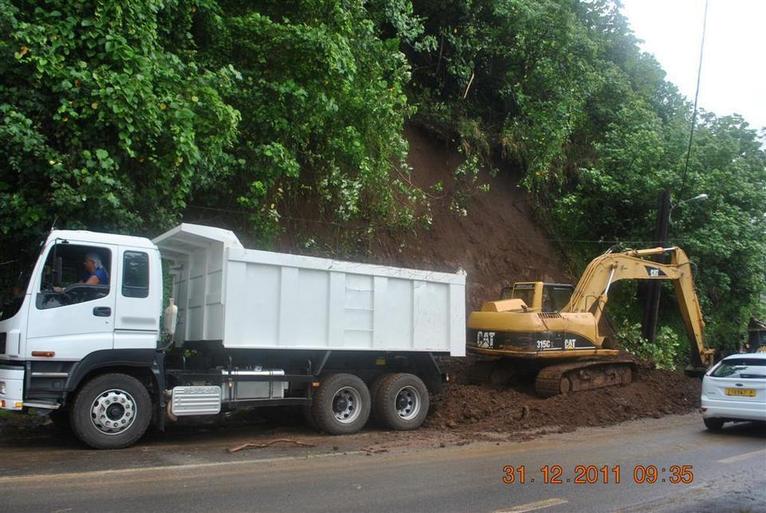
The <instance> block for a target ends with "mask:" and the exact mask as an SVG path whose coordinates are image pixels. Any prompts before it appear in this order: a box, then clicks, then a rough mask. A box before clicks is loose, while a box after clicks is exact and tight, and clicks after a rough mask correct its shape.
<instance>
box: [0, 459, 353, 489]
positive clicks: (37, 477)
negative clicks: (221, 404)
mask: <svg viewBox="0 0 766 513" xmlns="http://www.w3.org/2000/svg"><path fill="white" fill-rule="evenodd" d="M360 454H367V453H365V452H364V451H346V452H328V453H319V454H308V455H306V456H282V457H276V458H261V459H252V460H235V461H213V462H208V463H185V464H181V465H159V466H154V467H131V468H119V469H110V470H88V471H85V472H64V473H61V474H26V475H21V476H7V477H0V485H2V484H7V483H14V482H24V481H34V482H40V481H44V480H54V479H58V480H62V479H73V478H75V477H76V478H87V477H92V476H103V475H120V474H137V473H139V472H154V471H168V472H170V471H177V470H189V469H199V468H210V467H230V466H235V465H247V464H253V463H278V462H282V461H296V460H316V459H320V458H334V457H337V456H351V455H360Z"/></svg>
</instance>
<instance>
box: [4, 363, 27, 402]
mask: <svg viewBox="0 0 766 513" xmlns="http://www.w3.org/2000/svg"><path fill="white" fill-rule="evenodd" d="M23 407H24V369H23V368H20V367H11V366H8V365H0V409H2V410H21V409H22V408H23Z"/></svg>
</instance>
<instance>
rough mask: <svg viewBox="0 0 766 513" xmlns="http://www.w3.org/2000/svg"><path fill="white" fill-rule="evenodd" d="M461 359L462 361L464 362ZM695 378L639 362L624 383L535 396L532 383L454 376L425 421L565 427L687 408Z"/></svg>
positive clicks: (693, 404)
mask: <svg viewBox="0 0 766 513" xmlns="http://www.w3.org/2000/svg"><path fill="white" fill-rule="evenodd" d="M466 363H467V362H466ZM700 386H701V382H700V380H699V379H697V378H690V377H687V376H685V375H684V374H683V373H682V372H680V371H670V370H660V369H654V368H652V367H651V366H649V365H642V366H641V367H640V368H639V371H638V373H637V376H636V377H634V382H633V383H631V384H630V385H626V386H619V387H607V388H602V389H598V390H591V391H585V392H577V393H572V394H568V395H559V396H554V397H550V398H541V397H539V396H537V395H535V393H534V390H533V388H532V386H531V385H530V386H517V387H492V386H487V385H481V386H478V385H470V384H467V383H466V381H465V380H464V379H462V378H461V376H460V375H459V374H458V379H457V380H456V382H453V383H450V384H448V385H447V386H446V387H445V390H444V392H443V393H442V394H440V395H439V396H437V397H435V398H434V400H433V403H432V412H431V415H430V416H429V418H428V419H427V420H426V427H429V428H434V429H438V430H449V431H455V432H462V433H474V434H481V433H491V432H497V433H521V434H525V433H530V432H535V431H537V430H540V429H542V428H545V429H546V430H547V431H548V432H550V430H553V431H558V432H565V431H572V430H574V429H576V428H577V427H581V426H606V425H610V424H616V423H619V422H624V421H627V420H633V419H638V418H642V417H656V418H658V417H660V416H662V415H669V414H683V413H688V412H691V411H693V410H695V409H696V408H698V407H699V397H700Z"/></svg>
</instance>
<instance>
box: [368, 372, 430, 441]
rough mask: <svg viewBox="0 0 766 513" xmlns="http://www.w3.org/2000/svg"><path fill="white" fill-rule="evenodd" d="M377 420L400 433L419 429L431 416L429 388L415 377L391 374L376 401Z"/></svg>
mask: <svg viewBox="0 0 766 513" xmlns="http://www.w3.org/2000/svg"><path fill="white" fill-rule="evenodd" d="M374 407H375V418H376V419H378V420H379V421H380V422H382V423H383V425H384V426H386V427H388V428H390V429H395V430H397V431H408V430H411V429H417V428H419V427H420V426H421V424H423V421H424V420H426V416H427V415H428V408H429V407H430V399H429V397H428V388H426V385H425V384H424V383H423V380H421V379H420V378H419V377H417V376H415V375H414V374H388V375H386V376H385V377H384V378H383V381H382V382H381V384H380V387H379V388H378V390H377V393H376V394H375V398H374Z"/></svg>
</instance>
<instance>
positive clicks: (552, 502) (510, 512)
mask: <svg viewBox="0 0 766 513" xmlns="http://www.w3.org/2000/svg"><path fill="white" fill-rule="evenodd" d="M567 502H569V501H567V500H566V499H545V500H544V501H537V502H530V503H529V504H519V505H518V506H512V507H511V508H507V509H498V510H497V511H495V513H526V512H527V511H537V510H538V509H544V508H551V507H553V506H558V505H560V504H566V503H567Z"/></svg>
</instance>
